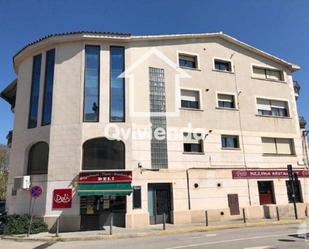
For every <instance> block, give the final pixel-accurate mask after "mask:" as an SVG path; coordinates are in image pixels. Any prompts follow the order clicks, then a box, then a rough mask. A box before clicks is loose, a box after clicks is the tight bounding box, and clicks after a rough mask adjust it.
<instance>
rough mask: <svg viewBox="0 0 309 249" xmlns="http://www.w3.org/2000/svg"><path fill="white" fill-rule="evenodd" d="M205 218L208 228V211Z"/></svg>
mask: <svg viewBox="0 0 309 249" xmlns="http://www.w3.org/2000/svg"><path fill="white" fill-rule="evenodd" d="M205 218H206V227H208V212H207V210H206V211H205Z"/></svg>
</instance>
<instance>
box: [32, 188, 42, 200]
mask: <svg viewBox="0 0 309 249" xmlns="http://www.w3.org/2000/svg"><path fill="white" fill-rule="evenodd" d="M29 191H30V194H31V197H33V198H38V197H39V196H40V195H41V194H42V192H43V189H42V188H41V187H40V186H32V187H31V188H30V190H29Z"/></svg>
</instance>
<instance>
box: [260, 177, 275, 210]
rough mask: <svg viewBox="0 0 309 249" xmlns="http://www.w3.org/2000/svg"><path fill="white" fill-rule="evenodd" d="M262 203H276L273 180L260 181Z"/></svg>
mask: <svg viewBox="0 0 309 249" xmlns="http://www.w3.org/2000/svg"><path fill="white" fill-rule="evenodd" d="M258 189H259V198H260V205H266V204H276V201H275V195H274V184H273V181H258Z"/></svg>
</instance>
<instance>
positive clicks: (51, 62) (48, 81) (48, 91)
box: [42, 49, 55, 125]
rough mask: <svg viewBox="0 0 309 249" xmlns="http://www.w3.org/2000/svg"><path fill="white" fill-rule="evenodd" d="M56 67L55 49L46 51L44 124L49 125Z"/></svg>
mask: <svg viewBox="0 0 309 249" xmlns="http://www.w3.org/2000/svg"><path fill="white" fill-rule="evenodd" d="M54 68H55V49H52V50H49V51H47V52H46V64H45V83H44V99H43V114H42V125H49V124H50V122H51V113H52V102H53V85H54Z"/></svg>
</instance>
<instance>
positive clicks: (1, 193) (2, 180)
mask: <svg viewBox="0 0 309 249" xmlns="http://www.w3.org/2000/svg"><path fill="white" fill-rule="evenodd" d="M7 181H8V173H7V172H5V171H0V200H5V196H6V187H7Z"/></svg>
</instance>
